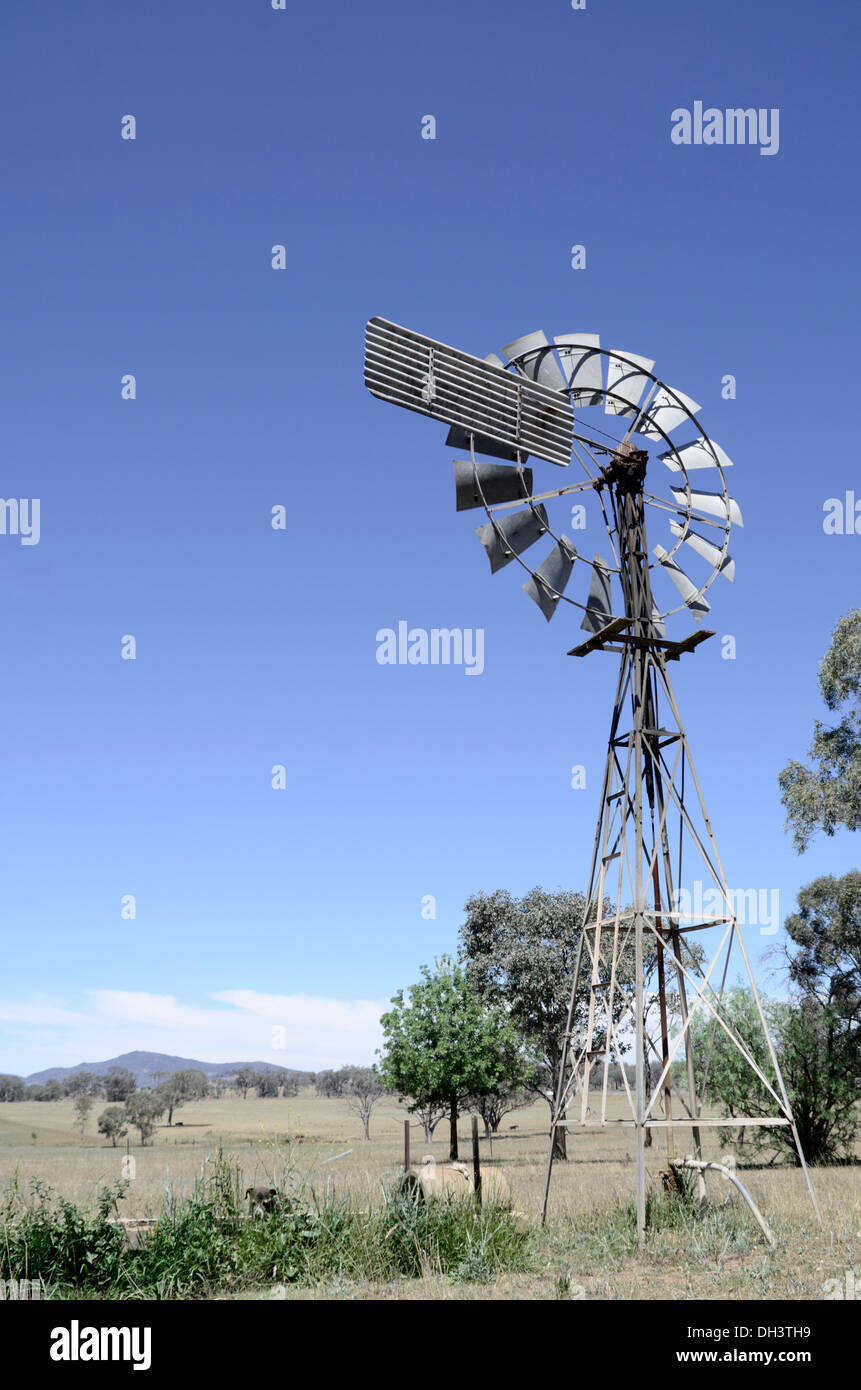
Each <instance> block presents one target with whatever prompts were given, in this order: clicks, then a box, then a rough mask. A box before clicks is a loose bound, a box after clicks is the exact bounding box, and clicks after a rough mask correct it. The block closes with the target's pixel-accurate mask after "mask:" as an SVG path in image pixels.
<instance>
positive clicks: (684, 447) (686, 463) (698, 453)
mask: <svg viewBox="0 0 861 1390" xmlns="http://www.w3.org/2000/svg"><path fill="white" fill-rule="evenodd" d="M712 450H714V453H712ZM658 458H659V459H661V460H662V462H663V463H665V464H666V465H667V467H668V468H669V469H670V471H671V472H673V473H681V471H682V468H684V469H685V471H686V472H689V471H690V470H691V469H693V468H714V467H715V466H716V464H718V463H719V464H720V466H721V468H732V459H731V458H729V457H728V456H727V455H726V453H725V452H724V450H723V449H722V448H721V446H720V445H719V444H716V443H715V441H714V440H713V439H709V440H706V441H704V440H702V439H693V440H691V442H690V443H689V444H681V445H679V447H678V448H673V449H667V450H666V451H665V452H664V453H663V454H658Z"/></svg>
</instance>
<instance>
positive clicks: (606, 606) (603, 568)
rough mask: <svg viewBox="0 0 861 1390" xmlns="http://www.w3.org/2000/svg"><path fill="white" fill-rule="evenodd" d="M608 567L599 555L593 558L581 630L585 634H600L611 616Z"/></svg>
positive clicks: (611, 606) (611, 605)
mask: <svg viewBox="0 0 861 1390" xmlns="http://www.w3.org/2000/svg"><path fill="white" fill-rule="evenodd" d="M610 573H611V571H610V566H609V565H608V564H607V561H606V560H602V558H601V556H600V555H596V556H595V563H594V567H593V569H592V578H591V580H590V581H589V597H588V599H587V600H586V612H585V614H584V616H583V621H582V623H581V624H580V626H581V628H585V630H586V632H600V630H601V628H602V627H606V626H607V623H608V622H609V621H610V619H611V618H612V616H613V604H612V594H611V591H610Z"/></svg>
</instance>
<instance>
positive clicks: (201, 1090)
mask: <svg viewBox="0 0 861 1390" xmlns="http://www.w3.org/2000/svg"><path fill="white" fill-rule="evenodd" d="M208 1090H209V1083H208V1082H207V1080H206V1077H205V1076H204V1074H203V1072H202V1071H198V1069H197V1067H189V1068H188V1069H187V1070H186V1071H175V1072H173V1073H172V1074H171V1075H170V1076H169V1077H168V1078H167V1080H165V1081H162V1082H161V1083H160V1084H159V1085H158V1086H157V1087H156V1091H157V1093H158V1095H160V1096H161V1098H162V1100H163V1101H164V1108H165V1110H166V1111H167V1122H168V1124H169V1125H172V1124H173V1112H174V1111H175V1110H178V1109H179V1108H180V1106H182V1105H185V1103H186V1101H189V1100H202V1099H203V1097H204V1096H205V1095H206V1093H207V1091H208Z"/></svg>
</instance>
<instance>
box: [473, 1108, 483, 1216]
mask: <svg viewBox="0 0 861 1390" xmlns="http://www.w3.org/2000/svg"><path fill="white" fill-rule="evenodd" d="M472 1176H473V1179H474V1181H475V1200H476V1201H477V1202H478V1205H479V1206H481V1159H480V1158H479V1156H478V1116H477V1115H473V1117H472Z"/></svg>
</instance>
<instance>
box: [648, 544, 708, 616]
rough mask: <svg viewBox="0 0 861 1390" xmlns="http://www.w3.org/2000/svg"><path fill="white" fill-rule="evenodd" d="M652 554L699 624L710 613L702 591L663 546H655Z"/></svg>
mask: <svg viewBox="0 0 861 1390" xmlns="http://www.w3.org/2000/svg"><path fill="white" fill-rule="evenodd" d="M652 554H653V555H654V556H656V558H657V559H658V561H659V562H660V564H661V565H662V566H663V568H664V570H665V571H666V573H667V574H668V575H669V577H670V579H671V580H672V581H673V583H674V584H675V586H676V588H677V589H678V591H679V593H680V594H681V596H682V598H683V600H684V602H685V603H686V604H687V606H688V608H689V609H690V610H691V613H692V615H693V619H694V622H696V623H698V622H699V620H700V618H704V617H705V615H706V613H708V612H709V604H708V603H707V602H706V600H705V599H704V598H703V597H702V595H701V594H700V591H699V589H698V588H697V586H696V584H693V583H692V582H691V580H690V579H688V576H687V575H686V574H685V572H684V570H683V569H682V568H681V567H680V566H679V565H677V564H676V562H675V560H671V559H670V556H669V555H668V554H667V552H666V550H664V548H663V546H661V545H656V546H654V547H653V549H652Z"/></svg>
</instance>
